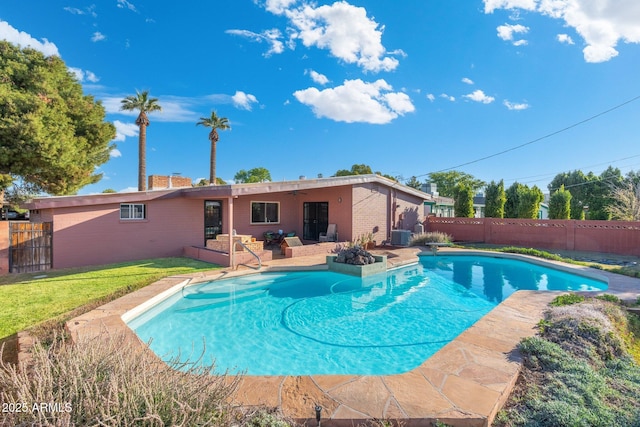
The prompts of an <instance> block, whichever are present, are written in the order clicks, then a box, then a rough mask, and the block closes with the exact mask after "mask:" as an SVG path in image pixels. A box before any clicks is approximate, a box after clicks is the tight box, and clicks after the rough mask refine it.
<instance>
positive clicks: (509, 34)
mask: <svg viewBox="0 0 640 427" xmlns="http://www.w3.org/2000/svg"><path fill="white" fill-rule="evenodd" d="M496 29H497V30H498V37H500V38H501V39H502V40H504V41H510V42H512V43H513V45H514V46H523V45H526V44H527V41H526V40H524V39H519V40H515V37H514V35H515V34H526V33H527V32H529V27H525V26H524V25H520V24H515V25H512V24H504V25H500V26H498V27H497V28H496Z"/></svg>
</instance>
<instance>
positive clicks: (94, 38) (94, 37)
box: [91, 31, 107, 42]
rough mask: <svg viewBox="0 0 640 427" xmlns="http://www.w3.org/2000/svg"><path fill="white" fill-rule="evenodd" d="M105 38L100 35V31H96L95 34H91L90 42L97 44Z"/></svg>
mask: <svg viewBox="0 0 640 427" xmlns="http://www.w3.org/2000/svg"><path fill="white" fill-rule="evenodd" d="M106 38H107V36H105V35H104V34H102V33H101V32H100V31H96V32H95V33H93V35H92V36H91V41H92V42H99V41H102V40H104V39H106Z"/></svg>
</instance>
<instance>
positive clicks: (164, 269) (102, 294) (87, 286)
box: [0, 258, 220, 339]
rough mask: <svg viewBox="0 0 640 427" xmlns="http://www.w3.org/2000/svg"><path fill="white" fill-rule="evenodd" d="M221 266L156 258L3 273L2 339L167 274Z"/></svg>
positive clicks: (0, 298) (0, 290)
mask: <svg viewBox="0 0 640 427" xmlns="http://www.w3.org/2000/svg"><path fill="white" fill-rule="evenodd" d="M218 268H220V267H218V266H215V265H213V264H209V263H205V262H201V261H196V260H192V259H188V258H157V259H149V260H142V261H132V262H125V263H118V264H110V265H106V266H98V267H85V268H74V269H64V270H56V271H45V272H37V273H29V274H18V275H8V276H0V307H2V310H0V339H2V338H5V337H7V336H10V335H12V334H14V333H16V332H19V331H22V330H24V329H28V328H31V327H33V326H36V325H38V324H40V323H42V322H44V321H47V320H50V319H54V318H57V317H59V316H63V315H64V314H65V313H68V312H70V311H72V310H74V309H77V308H78V307H82V306H84V305H87V304H91V303H93V302H96V301H103V302H106V301H108V300H109V299H110V298H109V297H116V296H121V295H124V294H126V293H129V292H132V291H135V290H137V289H140V288H142V287H144V286H147V285H149V284H151V283H153V282H155V281H157V280H159V279H161V278H163V277H167V276H172V275H176V274H185V273H194V272H198V271H206V270H215V269H218ZM43 276H44V277H43ZM38 277H40V278H38Z"/></svg>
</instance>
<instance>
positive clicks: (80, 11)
mask: <svg viewBox="0 0 640 427" xmlns="http://www.w3.org/2000/svg"><path fill="white" fill-rule="evenodd" d="M95 9H96V5H94V4H92V5H91V6H87V7H85V8H84V10H83V9H78V8H77V7H70V6H67V7H64V8H63V10H65V11H67V12H69V13H71V14H72V15H91V16H93V17H94V18H97V17H98V14H97V13H96V11H95Z"/></svg>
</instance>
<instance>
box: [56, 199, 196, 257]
mask: <svg viewBox="0 0 640 427" xmlns="http://www.w3.org/2000/svg"><path fill="white" fill-rule="evenodd" d="M145 204H146V211H147V218H146V219H144V220H120V203H114V204H106V205H93V206H78V207H64V208H59V209H57V210H56V212H55V217H54V218H53V233H54V240H53V250H54V252H53V268H65V267H73V266H83V265H99V264H107V263H113V262H122V261H130V260H138V259H145V258H152V257H169V256H182V253H183V246H186V245H197V246H202V245H203V243H204V240H203V239H204V215H203V201H202V200H189V199H181V198H173V199H160V200H149V201H146V202H145Z"/></svg>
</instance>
